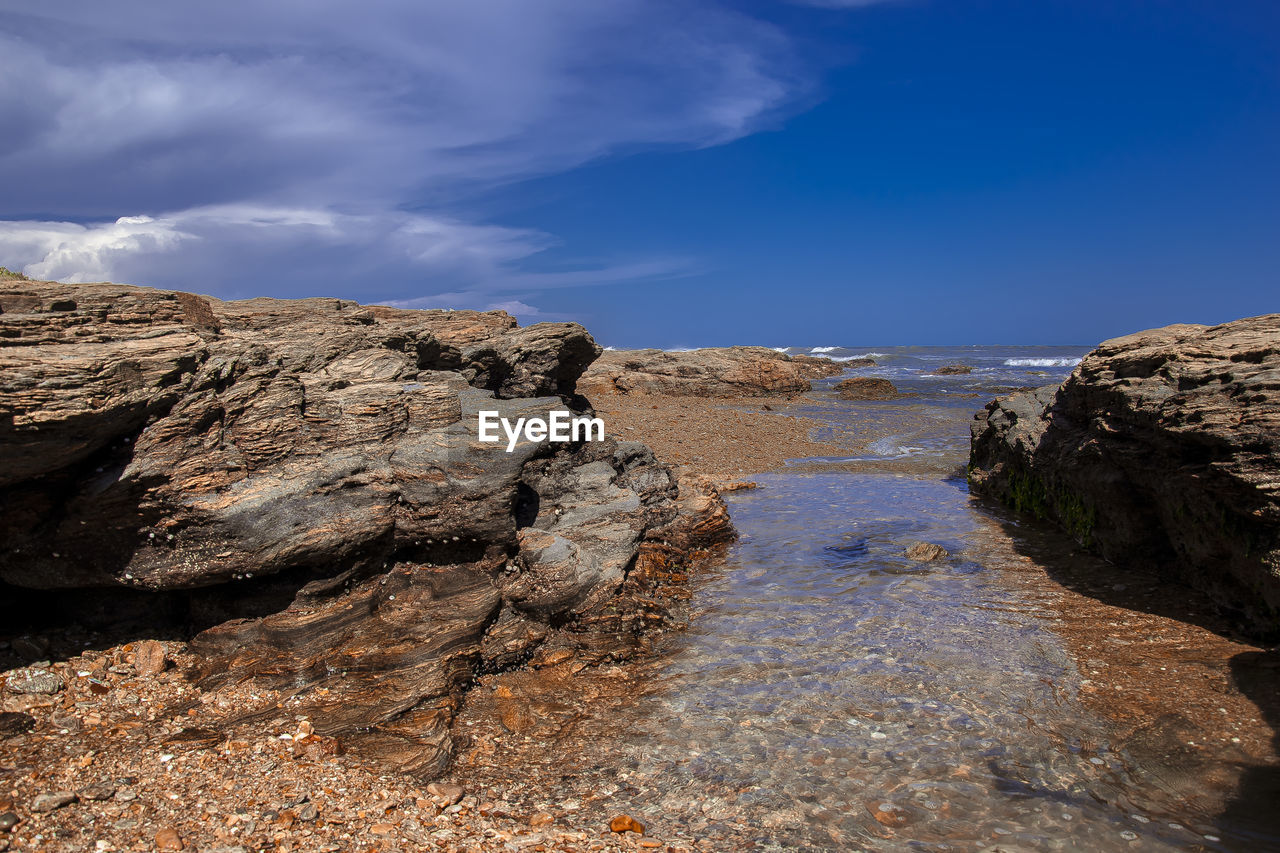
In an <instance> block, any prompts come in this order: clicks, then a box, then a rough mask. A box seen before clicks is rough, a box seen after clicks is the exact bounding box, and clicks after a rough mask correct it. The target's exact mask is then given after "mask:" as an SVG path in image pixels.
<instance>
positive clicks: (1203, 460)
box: [969, 314, 1280, 634]
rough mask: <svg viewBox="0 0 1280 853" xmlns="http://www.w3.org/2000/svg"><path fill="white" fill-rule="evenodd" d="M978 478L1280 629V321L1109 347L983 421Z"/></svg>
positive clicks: (1127, 340)
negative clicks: (1054, 384) (1064, 378)
mask: <svg viewBox="0 0 1280 853" xmlns="http://www.w3.org/2000/svg"><path fill="white" fill-rule="evenodd" d="M969 477H970V483H971V484H972V486H973V489H974V490H975V491H976V492H979V493H981V494H986V495H990V496H993V497H996V498H998V499H1000V500H1002V501H1003V502H1005V503H1007V504H1008V505H1010V506H1011V507H1013V508H1014V509H1017V510H1020V511H1023V512H1027V513H1031V514H1034V515H1036V516H1040V517H1042V518H1049V519H1052V520H1054V521H1056V522H1057V523H1058V524H1060V525H1061V526H1063V527H1064V528H1065V529H1066V530H1068V531H1069V532H1070V533H1071V534H1072V535H1073V536H1074V537H1075V538H1076V539H1077V540H1078V541H1079V542H1081V543H1082V544H1084V545H1086V546H1088V547H1090V548H1092V549H1094V550H1096V551H1097V552H1098V553H1100V554H1102V555H1103V556H1104V557H1106V558H1107V559H1109V560H1112V561H1114V562H1116V563H1119V564H1124V563H1126V562H1141V563H1148V564H1156V565H1159V566H1161V567H1163V568H1165V569H1167V570H1169V571H1170V572H1171V573H1173V574H1175V575H1176V576H1178V577H1180V578H1182V579H1184V580H1186V581H1187V582H1189V583H1191V584H1192V585H1194V586H1197V587H1200V588H1201V589H1204V590H1206V591H1208V592H1210V593H1211V594H1214V595H1216V596H1217V597H1218V598H1219V600H1220V601H1222V602H1223V603H1224V604H1226V605H1228V606H1230V607H1231V608H1233V609H1235V610H1237V611H1239V612H1240V613H1241V614H1242V615H1243V618H1244V621H1243V623H1242V627H1248V628H1251V629H1252V630H1254V631H1256V632H1260V633H1264V634H1265V633H1274V632H1276V631H1278V630H1280V314H1272V315H1267V316H1264V317H1254V318H1250V319H1245V320H1238V321H1236V322H1233V323H1227V324H1224V325H1221V326H1213V327H1204V326H1195V325H1178V326H1169V327H1166V328H1162V329H1155V330H1152V331H1147V332H1142V333H1139V334H1135V335H1129V336H1127V337H1123V338H1116V339H1115V340H1111V341H1107V342H1106V343H1104V344H1102V345H1101V346H1100V347H1098V349H1096V350H1094V351H1093V352H1092V353H1090V354H1089V355H1088V356H1087V357H1086V358H1085V359H1084V361H1082V362H1081V363H1080V365H1079V366H1078V367H1077V368H1076V370H1075V372H1074V373H1073V374H1072V375H1071V377H1070V378H1069V379H1068V380H1067V381H1066V382H1065V383H1064V384H1063V385H1062V386H1061V387H1057V388H1055V387H1052V386H1050V387H1045V388H1039V389H1036V390H1034V391H1030V392H1027V393H1022V394H1015V395H1013V396H1009V397H1002V398H1000V399H997V400H995V401H993V402H991V403H989V404H988V405H987V407H986V410H985V411H983V412H980V413H978V415H977V416H976V419H975V422H974V424H973V438H972V449H971V455H970V475H969Z"/></svg>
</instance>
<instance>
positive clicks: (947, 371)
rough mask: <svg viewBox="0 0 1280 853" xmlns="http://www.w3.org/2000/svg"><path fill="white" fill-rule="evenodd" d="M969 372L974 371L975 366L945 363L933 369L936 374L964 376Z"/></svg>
mask: <svg viewBox="0 0 1280 853" xmlns="http://www.w3.org/2000/svg"><path fill="white" fill-rule="evenodd" d="M969 373H973V368H972V367H970V366H969V365H967V364H944V365H943V366H942V367H939V368H938V369H937V370H935V371H933V374H934V375H935V376H964V375H966V374H969Z"/></svg>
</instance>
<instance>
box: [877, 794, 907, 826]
mask: <svg viewBox="0 0 1280 853" xmlns="http://www.w3.org/2000/svg"><path fill="white" fill-rule="evenodd" d="M867 810H868V811H870V812H871V816H872V817H873V818H875V819H876V822H877V823H880V824H882V825H884V826H889V827H893V828H895V829H896V828H898V827H903V826H906V825H907V824H909V823H911V822H912V816H911V813H910V812H909V811H907V810H906V809H904V808H903V807H902V806H898V805H895V804H894V803H888V802H883V801H873V802H870V803H867Z"/></svg>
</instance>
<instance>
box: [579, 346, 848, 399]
mask: <svg viewBox="0 0 1280 853" xmlns="http://www.w3.org/2000/svg"><path fill="white" fill-rule="evenodd" d="M843 370H844V368H843V367H842V366H841V365H839V364H837V363H835V362H833V361H831V359H827V358H814V357H813V356H789V355H786V354H785V353H780V352H777V351H776V350H771V349H768V348H767V347H725V348H710V349H699V350H690V351H688V352H666V351H664V350H656V349H644V350H606V351H605V352H604V353H603V354H602V355H601V356H600V358H599V359H597V360H596V361H595V363H594V364H592V365H591V367H590V368H589V369H588V370H587V372H586V373H585V374H584V375H583V377H582V379H581V381H580V382H579V383H578V387H579V390H580V391H581V392H582V393H583V394H586V395H587V396H588V397H589V396H591V395H592V394H661V395H666V396H675V397H753V396H762V395H770V394H800V393H803V392H805V391H808V390H809V389H810V388H811V387H812V386H811V385H810V382H809V380H810V379H817V378H820V377H823V376H835V375H838V374H839V373H841V372H842V371H843Z"/></svg>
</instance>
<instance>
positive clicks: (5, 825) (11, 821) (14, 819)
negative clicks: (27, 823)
mask: <svg viewBox="0 0 1280 853" xmlns="http://www.w3.org/2000/svg"><path fill="white" fill-rule="evenodd" d="M21 822H22V819H21V818H20V817H18V816H17V815H16V814H14V813H13V812H0V832H8V831H9V830H11V829H13V828H14V827H15V826H17V825H18V824H19V823H21Z"/></svg>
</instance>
